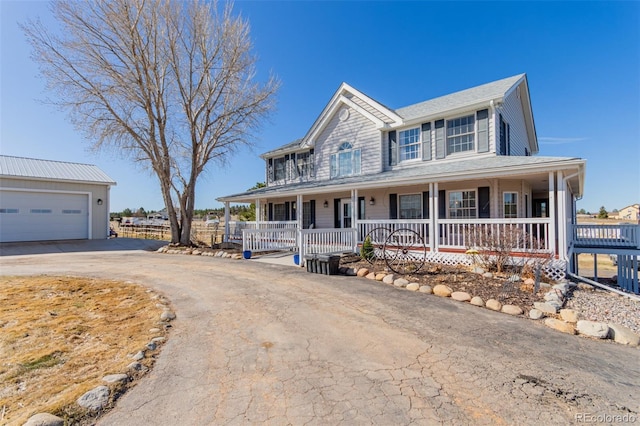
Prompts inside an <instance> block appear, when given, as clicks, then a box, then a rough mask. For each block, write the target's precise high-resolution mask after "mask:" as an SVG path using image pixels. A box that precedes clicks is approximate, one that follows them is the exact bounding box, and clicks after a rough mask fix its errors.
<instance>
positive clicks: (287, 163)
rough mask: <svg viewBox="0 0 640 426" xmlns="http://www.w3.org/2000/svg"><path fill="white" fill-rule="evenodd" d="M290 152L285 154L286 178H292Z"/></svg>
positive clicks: (286, 179)
mask: <svg viewBox="0 0 640 426" xmlns="http://www.w3.org/2000/svg"><path fill="white" fill-rule="evenodd" d="M290 158H291V157H290V156H289V154H287V155H285V156H284V180H285V181H288V180H291V162H290V161H291V160H290ZM287 220H289V219H287Z"/></svg>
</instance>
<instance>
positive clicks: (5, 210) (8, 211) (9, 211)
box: [0, 209, 20, 213]
mask: <svg viewBox="0 0 640 426" xmlns="http://www.w3.org/2000/svg"><path fill="white" fill-rule="evenodd" d="M0 213H20V210H18V209H0Z"/></svg>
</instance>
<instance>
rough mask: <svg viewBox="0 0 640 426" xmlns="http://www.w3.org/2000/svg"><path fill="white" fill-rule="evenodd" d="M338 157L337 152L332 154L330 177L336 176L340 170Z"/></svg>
mask: <svg viewBox="0 0 640 426" xmlns="http://www.w3.org/2000/svg"><path fill="white" fill-rule="evenodd" d="M336 161H337V158H336V154H331V165H330V172H329V173H330V177H331V178H334V177H336V174H337V172H338V164H337V163H336Z"/></svg>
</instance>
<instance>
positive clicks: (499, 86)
mask: <svg viewBox="0 0 640 426" xmlns="http://www.w3.org/2000/svg"><path fill="white" fill-rule="evenodd" d="M524 77H525V74H518V75H514V76H513V77H507V78H503V79H502V80H497V81H493V82H491V83H486V84H482V85H480V86H476V87H472V88H470V89H466V90H461V91H459V92H455V93H451V94H449V95H445V96H440V97H438V98H434V99H430V100H428V101H424V102H419V103H417V104H413V105H409V106H405V107H402V108H398V109H396V110H393V109H391V108H388V109H389V110H391V111H393V112H395V113H396V114H398V115H399V116H400V117H402V118H403V119H404V120H406V121H411V120H414V119H418V118H421V117H432V116H436V115H438V114H444V113H446V112H447V111H451V110H454V109H457V108H463V107H465V106H467V105H473V104H477V103H480V102H483V101H486V102H488V101H490V100H492V99H496V98H500V97H502V96H504V94H505V93H506V92H507V91H508V90H509V89H511V88H512V87H513V85H514V84H516V83H517V82H518V81H520V80H521V79H522V78H524ZM376 102H378V103H379V104H380V105H383V106H384V104H382V103H381V102H379V101H378V100H376ZM301 141H302V139H297V140H295V141H293V142H290V143H288V144H286V145H282V146H279V147H278V148H276V149H273V150H271V151H268V152H265V153H264V154H262V155H261V157H262V158H265V157H269V156H272V155H274V154H278V153H280V152H283V153H284V152H287V151H293V150H295V149H296V148H298V147H299V145H300V142H301Z"/></svg>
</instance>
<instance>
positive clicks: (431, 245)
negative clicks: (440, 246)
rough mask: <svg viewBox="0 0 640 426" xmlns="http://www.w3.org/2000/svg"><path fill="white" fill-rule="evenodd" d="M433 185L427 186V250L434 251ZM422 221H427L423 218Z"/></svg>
mask: <svg viewBox="0 0 640 426" xmlns="http://www.w3.org/2000/svg"><path fill="white" fill-rule="evenodd" d="M434 195H435V194H434V192H433V183H430V184H429V224H428V227H429V250H431V251H433V250H434V245H435V226H433V218H434V216H435V210H434V206H433V200H434ZM423 219H427V218H426V217H424V218H423Z"/></svg>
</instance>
